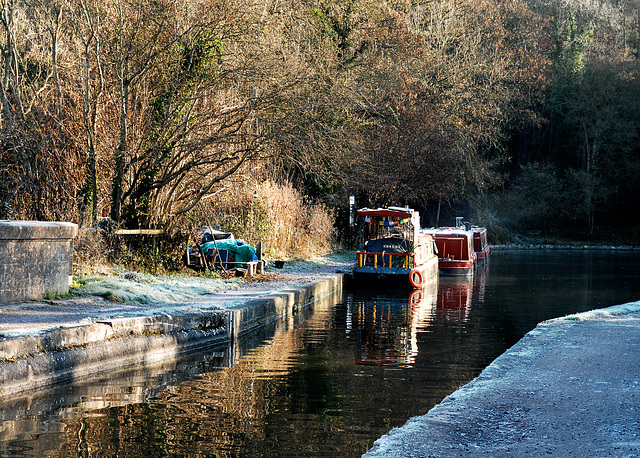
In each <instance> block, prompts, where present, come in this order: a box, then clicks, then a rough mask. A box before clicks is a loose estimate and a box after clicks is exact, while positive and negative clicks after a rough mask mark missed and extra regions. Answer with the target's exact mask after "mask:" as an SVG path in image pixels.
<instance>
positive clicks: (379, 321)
mask: <svg viewBox="0 0 640 458" xmlns="http://www.w3.org/2000/svg"><path fill="white" fill-rule="evenodd" d="M437 294H438V283H437V282H430V283H429V284H427V285H425V287H424V288H422V289H417V290H414V291H411V292H408V291H406V290H387V291H384V292H380V291H379V292H378V293H377V295H376V296H374V297H372V296H371V295H366V296H357V295H356V296H354V295H353V294H350V295H348V296H347V299H346V300H347V310H348V315H347V320H348V323H347V329H348V330H349V331H350V332H351V330H352V329H354V333H355V340H356V342H358V346H357V350H356V355H355V358H354V360H355V363H356V364H358V365H380V366H398V367H411V366H412V365H413V364H414V363H415V357H416V355H417V354H418V341H417V333H418V330H420V329H424V328H425V327H427V326H428V325H429V322H430V321H431V320H432V319H433V307H434V305H435V303H436V296H437ZM351 320H355V326H354V325H353V324H352V323H351Z"/></svg>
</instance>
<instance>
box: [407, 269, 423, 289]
mask: <svg viewBox="0 0 640 458" xmlns="http://www.w3.org/2000/svg"><path fill="white" fill-rule="evenodd" d="M409 283H411V286H413V287H414V288H420V287H422V274H421V273H420V271H419V270H417V269H413V270H412V271H411V272H409Z"/></svg>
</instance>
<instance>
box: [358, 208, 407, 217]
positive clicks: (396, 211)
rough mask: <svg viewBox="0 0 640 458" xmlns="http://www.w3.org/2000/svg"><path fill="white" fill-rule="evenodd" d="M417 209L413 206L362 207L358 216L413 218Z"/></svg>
mask: <svg viewBox="0 0 640 458" xmlns="http://www.w3.org/2000/svg"><path fill="white" fill-rule="evenodd" d="M414 214H415V211H414V210H413V209H411V208H400V207H390V208H376V209H371V208H362V209H360V210H358V216H362V217H369V218H411V217H412V216H413V215H414Z"/></svg>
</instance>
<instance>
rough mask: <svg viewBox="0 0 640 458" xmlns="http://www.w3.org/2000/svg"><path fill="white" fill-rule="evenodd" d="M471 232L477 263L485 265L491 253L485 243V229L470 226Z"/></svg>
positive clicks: (487, 244)
mask: <svg viewBox="0 0 640 458" xmlns="http://www.w3.org/2000/svg"><path fill="white" fill-rule="evenodd" d="M471 232H473V251H475V252H476V257H477V258H478V262H485V263H486V262H487V261H488V260H489V253H490V252H491V247H490V246H489V243H488V242H487V228H486V227H478V226H472V227H471Z"/></svg>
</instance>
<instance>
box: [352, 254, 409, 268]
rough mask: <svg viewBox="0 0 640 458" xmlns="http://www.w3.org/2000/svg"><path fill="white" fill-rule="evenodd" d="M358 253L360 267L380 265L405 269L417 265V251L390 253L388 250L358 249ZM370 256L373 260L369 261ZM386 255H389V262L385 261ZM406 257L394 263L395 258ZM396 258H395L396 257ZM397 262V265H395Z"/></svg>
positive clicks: (376, 266)
mask: <svg viewBox="0 0 640 458" xmlns="http://www.w3.org/2000/svg"><path fill="white" fill-rule="evenodd" d="M356 254H357V255H358V267H364V266H366V265H372V264H373V267H374V268H378V267H404V268H405V269H408V268H409V267H415V266H416V254H415V253H390V252H386V251H382V252H374V251H356ZM369 257H372V258H373V260H372V261H369V260H368V259H369ZM378 257H379V259H380V261H381V262H380V264H382V265H378V264H379V263H378ZM385 257H387V259H388V262H386V263H385ZM402 257H403V258H404V260H402V261H400V262H401V265H399V264H400V262H398V261H396V262H395V263H394V261H395V260H397V259H399V258H402ZM394 258H395V259H394ZM394 264H395V265H394Z"/></svg>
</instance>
